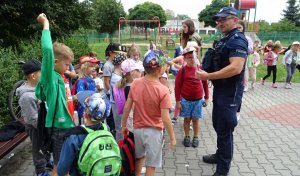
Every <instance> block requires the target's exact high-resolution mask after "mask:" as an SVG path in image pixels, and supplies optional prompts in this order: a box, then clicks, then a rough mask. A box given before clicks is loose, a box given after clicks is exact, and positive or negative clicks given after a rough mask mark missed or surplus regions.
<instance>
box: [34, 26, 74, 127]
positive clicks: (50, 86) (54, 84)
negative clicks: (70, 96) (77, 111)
mask: <svg viewBox="0 0 300 176" xmlns="http://www.w3.org/2000/svg"><path fill="white" fill-rule="evenodd" d="M41 40H42V52H43V61H42V70H41V78H40V81H39V82H38V84H37V86H36V91H35V95H36V97H37V98H38V99H40V100H43V101H46V104H47V107H48V110H47V117H46V127H52V119H53V116H54V110H55V107H56V106H57V107H56V114H55V120H54V127H55V128H71V127H73V126H74V123H73V121H72V117H71V115H70V113H69V111H68V106H67V99H66V90H65V83H64V80H63V78H62V77H61V75H60V74H59V73H57V72H56V71H55V70H54V54H53V48H52V39H51V35H50V31H49V30H45V29H44V30H43V32H42V39H41ZM58 85H59V86H58ZM41 88H42V89H43V90H42V94H43V95H41ZM57 95H58V100H57V105H56V98H57Z"/></svg>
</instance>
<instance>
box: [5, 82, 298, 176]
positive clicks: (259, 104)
mask: <svg viewBox="0 0 300 176" xmlns="http://www.w3.org/2000/svg"><path fill="white" fill-rule="evenodd" d="M172 98H174V96H172ZM173 101H174V99H173ZM211 109H212V103H210V104H209V105H208V107H207V108H204V114H205V116H206V118H205V119H203V120H200V123H201V129H200V140H201V142H200V146H199V147H198V148H192V147H188V148H186V147H184V146H183V145H182V140H183V137H184V136H183V129H182V123H183V122H182V120H179V122H178V123H177V124H175V126H174V130H175V134H176V139H177V144H178V145H177V147H176V150H175V151H171V150H169V149H168V148H167V147H165V148H164V152H163V160H164V161H163V167H162V168H161V169H157V172H156V175H164V176H169V175H170V176H184V175H194V176H199V175H203V176H204V175H212V174H213V173H214V171H215V165H210V164H206V163H204V162H203V161H202V159H201V158H202V156H203V155H205V154H208V153H213V152H215V149H216V133H215V131H214V129H213V127H212V122H211ZM166 139H167V140H166V144H167V143H168V137H166ZM28 144H29V141H26V142H24V144H23V147H21V148H22V150H21V151H22V154H20V153H19V154H16V155H17V156H15V157H13V159H11V161H9V164H8V165H4V166H3V168H2V169H0V175H9V176H16V175H18V176H32V175H33V172H34V171H33V164H32V161H31V157H30V149H29V147H28ZM166 146H167V145H166ZM24 148H25V150H24ZM229 175H230V176H240V175H244V176H252V175H257V176H264V175H268V176H269V175H270V176H271V175H272V176H275V175H278V176H279V175H282V176H289V175H293V176H296V175H299V176H300V84H293V88H292V89H289V90H287V89H284V88H283V84H279V87H278V88H277V89H274V88H272V87H271V84H270V83H266V84H265V86H260V85H257V86H256V88H255V90H254V91H252V90H251V91H249V92H247V93H245V95H244V98H243V105H242V110H241V119H240V121H239V124H238V126H237V127H236V130H235V132H234V156H233V161H232V166H231V170H230V174H229Z"/></svg>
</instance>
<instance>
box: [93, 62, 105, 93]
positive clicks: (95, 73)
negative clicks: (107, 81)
mask: <svg viewBox="0 0 300 176" xmlns="http://www.w3.org/2000/svg"><path fill="white" fill-rule="evenodd" d="M99 72H100V67H99V65H96V66H95V69H94V70H93V71H92V76H93V80H94V81H95V86H96V92H98V93H104V83H103V80H102V78H100V73H99Z"/></svg>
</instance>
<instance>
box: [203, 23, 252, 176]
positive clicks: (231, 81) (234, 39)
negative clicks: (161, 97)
mask: <svg viewBox="0 0 300 176" xmlns="http://www.w3.org/2000/svg"><path fill="white" fill-rule="evenodd" d="M247 49H248V42H247V39H246V38H245V36H244V34H243V33H241V32H239V31H238V29H237V28H235V29H233V30H231V31H230V32H229V33H228V34H227V35H226V36H224V37H223V38H222V39H221V40H220V41H219V42H217V43H216V50H217V51H220V53H221V54H220V60H221V64H220V69H222V68H224V67H226V66H228V65H229V64H230V63H229V58H231V57H241V58H244V59H245V63H246V58H247ZM244 71H245V64H244V68H243V70H242V72H241V73H240V74H238V75H235V76H233V77H230V78H226V79H218V80H213V81H212V82H213V85H214V90H213V112H212V120H213V127H214V129H215V131H216V133H217V148H218V149H217V152H216V155H215V156H216V160H217V161H216V162H217V170H216V173H218V174H220V175H227V173H228V172H229V169H230V163H231V160H232V156H233V131H234V128H235V126H236V125H237V118H236V113H237V109H238V106H239V104H240V103H241V100H242V96H243V78H244ZM204 157H205V156H204ZM204 157H203V160H204ZM210 159H211V158H210ZM211 163H213V162H211Z"/></svg>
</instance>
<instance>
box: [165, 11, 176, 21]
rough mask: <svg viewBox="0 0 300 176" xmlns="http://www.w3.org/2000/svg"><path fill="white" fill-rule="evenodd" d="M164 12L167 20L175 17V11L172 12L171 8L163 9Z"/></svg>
mask: <svg viewBox="0 0 300 176" xmlns="http://www.w3.org/2000/svg"><path fill="white" fill-rule="evenodd" d="M165 13H166V17H167V20H174V19H176V17H175V13H174V11H173V10H170V9H167V10H166V11H165Z"/></svg>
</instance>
